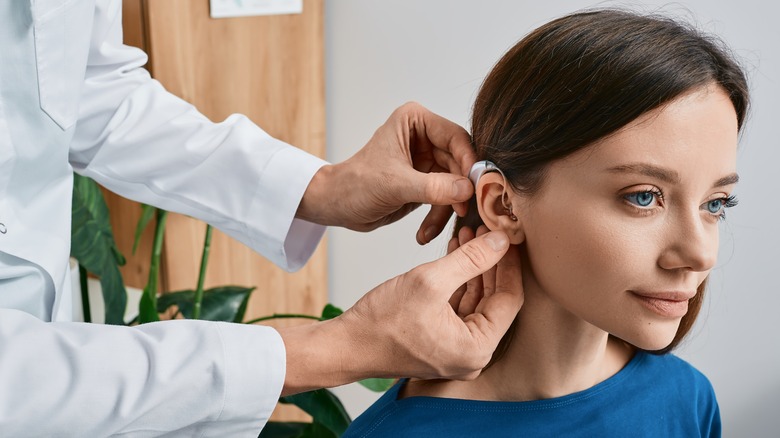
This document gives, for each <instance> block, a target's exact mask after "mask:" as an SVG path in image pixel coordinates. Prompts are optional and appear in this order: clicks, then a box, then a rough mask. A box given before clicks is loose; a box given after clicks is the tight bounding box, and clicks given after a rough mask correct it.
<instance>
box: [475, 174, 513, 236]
mask: <svg viewBox="0 0 780 438" xmlns="http://www.w3.org/2000/svg"><path fill="white" fill-rule="evenodd" d="M505 184H506V182H505V180H504V177H503V176H502V175H501V174H500V173H498V172H490V173H486V174H484V175H482V177H481V178H480V179H479V182H478V183H477V187H476V195H477V209H478V210H479V216H480V217H481V218H482V221H483V222H484V223H485V226H487V227H488V229H490V230H502V231H504V232H505V233H507V235H508V236H509V241H510V243H512V244H513V245H517V244H519V243H522V242H523V241H524V240H525V234H524V232H523V224H522V215H520V214H518V212H517V211H516V210H517V206H516V205H513V202H512V193H513V192H512V190H511V188H510V187H507V186H506V185H505Z"/></svg>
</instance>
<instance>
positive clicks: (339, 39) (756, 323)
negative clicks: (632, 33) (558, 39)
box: [325, 0, 780, 436]
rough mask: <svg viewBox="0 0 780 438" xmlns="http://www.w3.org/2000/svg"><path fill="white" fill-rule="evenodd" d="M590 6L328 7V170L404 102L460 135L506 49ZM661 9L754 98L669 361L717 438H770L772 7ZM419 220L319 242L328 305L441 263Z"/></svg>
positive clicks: (779, 403) (775, 378)
mask: <svg viewBox="0 0 780 438" xmlns="http://www.w3.org/2000/svg"><path fill="white" fill-rule="evenodd" d="M600 4H601V5H612V4H614V3H600ZM620 4H621V5H632V4H634V3H626V2H623V3H620ZM595 5H596V4H594V3H588V2H584V1H574V0H569V1H546V2H520V1H510V0H503V1H489V0H483V1H466V0H426V1H419V0H415V1H413V0H392V1H391V0H384V1H377V0H331V1H328V2H327V6H326V24H325V32H326V65H327V68H326V70H327V114H328V125H327V127H328V150H329V156H328V158H329V159H330V160H331V161H341V160H343V159H346V158H347V157H349V156H350V155H351V154H353V153H354V152H355V151H356V150H357V149H358V148H360V147H361V146H362V145H363V144H364V143H365V142H366V141H367V140H368V138H369V137H370V136H371V134H372V133H373V131H374V130H375V129H376V128H377V127H378V126H379V125H380V124H381V123H383V122H384V120H385V119H386V118H387V116H388V115H389V114H390V112H391V111H392V110H393V109H394V108H395V107H397V106H399V105H400V104H402V103H404V102H405V101H408V100H417V101H419V102H421V103H422V104H423V105H425V106H427V107H428V108H430V109H431V110H433V111H435V112H438V113H439V114H442V115H443V116H445V117H448V118H450V119H452V120H454V121H455V122H457V123H460V124H461V125H464V126H465V125H467V120H468V114H469V110H470V108H471V105H472V101H473V98H474V95H475V93H476V90H477V88H478V87H479V85H480V82H481V80H482V78H483V77H484V76H485V74H486V73H487V72H488V70H489V69H490V68H491V66H492V64H493V63H494V62H495V61H496V60H497V59H498V58H499V56H500V55H501V54H503V52H504V51H505V50H506V49H508V48H509V47H510V46H512V45H513V44H514V43H515V42H516V41H517V40H518V39H520V38H521V37H522V36H523V35H524V34H526V33H527V32H529V31H530V30H532V29H533V28H535V27H536V26H538V25H540V24H542V23H544V22H546V21H549V20H550V19H552V18H554V17H556V16H559V15H562V14H565V13H568V12H571V11H574V10H577V9H581V8H584V7H590V6H595ZM657 6H664V3H662V2H657V3H643V4H642V6H640V9H643V10H654V9H655V8H656V7H657ZM663 10H664V11H667V12H671V13H674V14H677V15H683V16H685V17H688V19H692V20H695V22H696V23H698V24H699V26H700V27H702V28H704V29H706V30H709V31H712V32H715V33H717V34H719V35H721V36H722V37H723V38H724V39H725V40H726V41H727V42H728V43H729V45H730V46H731V47H732V48H733V49H734V50H735V52H736V53H737V55H738V56H739V57H740V58H741V59H742V60H743V61H744V62H745V63H746V65H747V67H748V70H749V71H750V79H751V85H752V93H753V94H752V96H753V107H752V116H751V118H750V120H749V122H748V128H747V132H746V135H744V136H743V138H742V141H741V146H740V148H741V150H740V153H739V156H738V160H739V162H738V171H739V173H740V176H741V178H742V180H741V182H740V183H739V186H738V188H737V190H736V192H735V193H736V195H737V196H738V198H739V199H740V205H739V207H738V208H736V209H733V210H731V211H730V212H729V217H728V219H727V221H726V223H725V224H724V226H723V228H722V234H721V235H722V238H721V241H722V244H721V253H720V261H719V263H718V266H717V268H716V269H715V270H714V272H713V274H712V280H711V287H710V290H709V296H708V298H707V301H706V304H705V308H704V309H703V312H702V315H701V317H700V320H699V324H698V326H697V327H696V328H695V329H694V333H693V336H692V337H691V339H690V340H689V341H688V342H687V343H686V345H684V347H683V348H682V349H681V350H679V351H678V354H680V355H681V356H683V357H684V358H686V359H687V360H689V361H690V362H692V363H693V364H694V365H695V366H696V367H698V368H699V369H700V370H702V371H703V372H704V373H705V374H706V375H707V376H708V377H709V378H710V380H711V381H712V383H713V385H714V386H715V390H716V392H717V394H718V398H719V401H720V406H721V413H722V418H723V422H724V431H725V436H777V434H778V432H777V431H778V430H780V339H779V338H780V336H778V333H779V329H778V324H777V322H778V320H780V318H778V316H777V313H778V311H780V287H779V286H778V282H777V280H776V278H777V272H778V269H780V266H778V262H779V261H780V254H779V253H780V250H779V248H780V232H779V231H778V230H777V224H778V223H779V222H780V221H779V219H780V199H779V198H778V196H777V193H778V189H777V187H778V186H780V184H779V182H778V180H777V176H778V175H779V174H780V173H778V172H777V166H778V163H780V148H778V147H777V146H778V140H777V138H778V135H777V133H778V125H777V123H778V121H777V119H778V114H780V108H778V106H780V89H779V87H780V81H779V79H780V50H778V48H777V42H778V41H780V31H778V28H779V27H780V25H778V23H777V17H778V12H780V8H778V6H775V4H774V3H771V2H766V1H764V0H743V1H738V2H737V1H731V0H716V1H712V0H691V1H687V2H685V3H682V4H681V3H676V4H671V5H666V6H664V7H663ZM422 217H423V212H422V211H418V212H416V213H415V214H414V215H412V217H410V218H407V219H406V220H404V221H402V222H401V223H398V224H394V225H391V226H389V227H385V229H382V230H379V231H376V232H373V233H370V234H359V233H354V232H350V231H345V230H331V231H330V251H331V257H330V260H331V266H330V290H331V299H332V301H333V302H334V303H335V304H337V305H339V306H342V307H349V306H350V305H351V304H352V303H354V302H355V300H357V299H358V298H359V296H360V295H361V294H362V293H364V292H365V291H368V290H369V289H371V288H372V287H374V286H375V285H377V284H378V283H381V282H382V281H384V280H386V279H388V278H391V277H393V276H395V275H398V274H399V273H402V272H405V271H407V270H409V269H411V268H412V267H414V266H416V265H418V264H420V263H423V262H426V261H429V260H432V259H434V258H437V257H439V256H440V255H442V254H443V253H444V248H445V243H444V240H442V239H439V240H436V241H434V242H433V243H431V244H429V245H428V246H427V247H424V248H422V247H419V246H418V245H417V244H416V243H415V240H414V235H415V231H416V227H417V225H418V224H419V221H420V220H421V219H422ZM337 392H338V394H339V395H340V396H341V397H342V398H343V399H344V400H345V402H346V404H347V408H348V410H349V411H350V413H351V414H352V415H357V414H359V413H360V412H362V410H363V409H365V407H366V406H368V404H370V403H371V401H372V400H373V399H375V398H376V396H375V395H373V394H372V393H370V392H369V391H368V390H365V389H363V388H362V387H358V386H356V385H351V386H348V387H345V388H338V389H337Z"/></svg>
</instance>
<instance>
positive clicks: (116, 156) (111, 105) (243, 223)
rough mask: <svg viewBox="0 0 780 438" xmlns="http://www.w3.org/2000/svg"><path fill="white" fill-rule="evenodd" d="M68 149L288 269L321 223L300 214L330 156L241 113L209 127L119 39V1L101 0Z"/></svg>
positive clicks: (83, 166) (81, 163) (106, 178)
mask: <svg viewBox="0 0 780 438" xmlns="http://www.w3.org/2000/svg"><path fill="white" fill-rule="evenodd" d="M90 44H91V47H90V53H89V58H88V65H87V70H86V80H85V82H84V85H83V90H82V92H81V96H82V97H81V101H80V108H79V119H78V122H77V125H76V127H75V133H74V137H73V141H72V143H71V148H70V161H71V164H72V165H73V167H74V169H75V170H76V171H77V172H79V173H81V174H83V175H86V176H89V177H91V178H93V179H95V180H96V181H98V182H99V183H100V184H102V185H103V186H105V187H106V188H108V189H109V190H112V191H114V192H116V193H118V194H120V195H122V196H125V197H127V198H130V199H133V200H136V201H139V202H143V203H146V204H150V205H154V206H157V207H160V208H163V209H165V210H170V211H175V212H179V213H183V214H186V215H190V216H194V217H197V218H199V219H201V220H204V221H206V222H208V223H210V224H212V225H214V226H215V227H217V228H218V229H220V230H222V231H223V232H225V233H227V234H228V235H230V236H232V237H233V238H235V239H237V240H239V241H240V242H242V243H244V244H246V245H248V246H249V247H251V248H252V249H254V250H255V251H257V252H258V253H260V254H262V255H263V256H264V257H266V258H268V259H269V260H271V261H272V262H274V263H275V264H277V265H278V266H280V267H282V268H284V269H286V270H290V271H292V270H297V269H299V268H300V267H301V266H303V264H305V263H306V261H307V260H308V258H309V257H310V256H311V254H312V252H313V251H314V249H315V248H316V246H317V244H318V243H319V241H320V239H321V237H322V235H323V233H324V227H322V226H319V225H315V224H312V223H309V222H305V221H301V220H298V219H294V216H295V212H296V210H297V208H298V205H299V203H300V200H301V198H302V197H303V193H304V191H305V190H306V187H307V186H308V184H309V182H310V181H311V178H312V177H313V175H314V173H316V172H317V170H319V168H320V167H321V166H322V165H324V164H326V163H325V162H324V161H322V160H320V159H319V158H317V157H314V156H312V155H310V154H307V153H305V152H303V151H301V150H300V149H297V148H294V147H292V146H290V145H287V144H285V143H284V142H282V141H279V140H276V139H274V138H272V137H271V136H269V135H268V134H267V133H266V132H264V131H263V130H262V129H260V128H259V127H258V126H257V125H255V124H254V123H252V122H251V121H250V120H249V119H247V118H246V117H244V116H242V115H232V116H230V117H228V118H227V119H226V120H225V121H223V122H221V123H212V122H211V121H209V120H208V119H207V118H206V117H205V116H203V115H202V114H201V113H199V112H198V111H197V110H196V109H195V108H194V107H193V106H192V105H190V104H189V103H187V102H185V101H183V100H181V99H179V98H178V97H176V96H174V95H172V94H170V93H168V92H167V91H166V90H165V89H164V88H163V87H162V86H161V85H160V83H159V82H157V81H155V80H153V79H151V77H150V76H149V73H148V72H147V71H146V70H145V69H143V67H142V66H143V65H144V64H145V63H146V61H147V57H146V55H145V54H144V53H143V52H142V51H141V50H138V49H136V48H132V47H129V46H125V45H123V44H122V28H121V1H119V0H98V1H97V5H96V10H95V16H94V25H93V34H92V37H91V42H90Z"/></svg>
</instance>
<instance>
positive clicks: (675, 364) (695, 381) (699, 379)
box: [636, 352, 714, 394]
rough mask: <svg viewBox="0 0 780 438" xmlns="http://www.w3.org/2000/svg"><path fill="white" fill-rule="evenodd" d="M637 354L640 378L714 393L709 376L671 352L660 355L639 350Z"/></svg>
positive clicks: (680, 387)
mask: <svg viewBox="0 0 780 438" xmlns="http://www.w3.org/2000/svg"><path fill="white" fill-rule="evenodd" d="M637 355H638V357H637V358H636V359H638V365H637V371H638V373H637V375H638V376H641V377H640V380H651V381H653V382H656V383H657V384H658V383H660V384H663V385H665V386H672V387H676V388H679V389H682V388H687V389H691V390H696V391H698V392H703V393H712V394H714V392H713V390H712V384H711V383H710V380H709V379H708V378H707V376H705V375H704V374H703V373H702V372H701V371H699V370H698V369H696V367H694V366H693V365H691V364H690V363H689V362H687V361H686V360H684V359H682V358H680V357H678V356H676V355H674V354H671V353H667V354H661V355H658V354H652V353H646V352H639V353H637Z"/></svg>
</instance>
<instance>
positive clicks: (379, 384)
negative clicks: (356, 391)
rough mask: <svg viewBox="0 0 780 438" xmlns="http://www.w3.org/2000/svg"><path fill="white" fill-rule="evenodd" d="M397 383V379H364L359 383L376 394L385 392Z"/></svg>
mask: <svg viewBox="0 0 780 438" xmlns="http://www.w3.org/2000/svg"><path fill="white" fill-rule="evenodd" d="M395 381H396V380H395V379H363V380H361V381H359V382H358V383H360V384H361V385H363V386H365V387H366V388H368V389H370V390H372V391H374V392H385V391H387V390H388V389H390V388H392V386H393V385H395Z"/></svg>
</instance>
